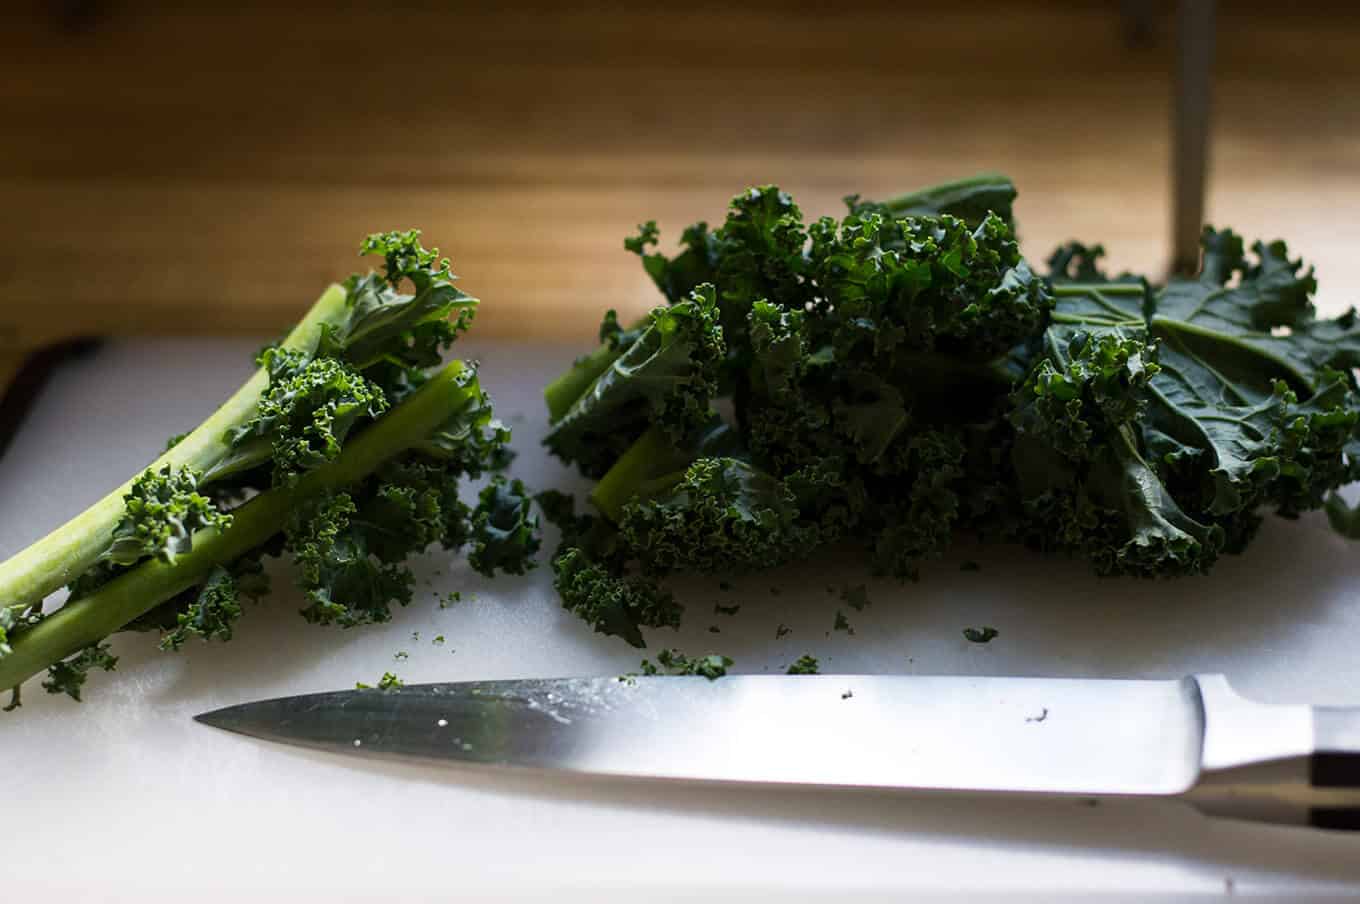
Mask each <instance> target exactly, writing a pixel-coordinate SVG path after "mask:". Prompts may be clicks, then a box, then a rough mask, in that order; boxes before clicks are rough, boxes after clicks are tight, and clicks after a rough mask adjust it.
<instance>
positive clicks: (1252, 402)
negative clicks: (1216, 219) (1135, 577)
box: [1011, 230, 1360, 574]
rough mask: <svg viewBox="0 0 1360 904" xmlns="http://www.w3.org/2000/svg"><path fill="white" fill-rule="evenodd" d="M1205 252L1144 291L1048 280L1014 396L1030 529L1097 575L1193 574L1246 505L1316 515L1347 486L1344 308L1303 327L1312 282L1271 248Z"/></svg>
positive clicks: (1227, 544)
mask: <svg viewBox="0 0 1360 904" xmlns="http://www.w3.org/2000/svg"><path fill="white" fill-rule="evenodd" d="M1204 243H1205V254H1204V265H1203V270H1202V272H1201V273H1200V275H1199V276H1198V277H1196V278H1194V279H1177V280H1173V281H1172V282H1171V283H1169V284H1168V285H1167V286H1166V287H1165V288H1164V289H1162V290H1161V291H1160V292H1158V293H1156V294H1155V295H1149V293H1148V292H1147V290H1146V287H1145V286H1139V285H1133V284H1130V285H1116V284H1111V283H1103V284H1085V285H1083V284H1059V285H1058V286H1057V288H1056V290H1055V291H1056V292H1057V294H1058V306H1057V309H1056V310H1055V311H1054V314H1053V317H1052V321H1053V323H1052V326H1050V328H1049V330H1048V332H1047V334H1046V336H1045V341H1044V350H1045V355H1044V357H1043V359H1042V360H1041V361H1040V362H1039V363H1038V365H1037V366H1036V367H1035V369H1034V370H1033V372H1032V373H1031V375H1030V378H1029V380H1028V381H1027V382H1026V384H1025V386H1024V387H1023V388H1022V389H1021V391H1020V392H1018V393H1017V396H1016V409H1015V411H1014V412H1013V413H1012V416H1011V417H1012V421H1013V422H1014V423H1015V425H1016V430H1017V439H1016V443H1015V447H1014V448H1015V455H1014V466H1015V468H1016V471H1017V473H1018V475H1019V477H1020V486H1021V488H1022V495H1023V496H1024V499H1025V505H1026V507H1027V512H1028V514H1029V517H1030V522H1031V523H1030V528H1029V536H1030V538H1031V539H1032V540H1035V541H1036V542H1039V543H1040V545H1045V546H1048V547H1054V546H1056V547H1059V548H1063V547H1065V548H1074V549H1080V550H1081V551H1082V552H1083V553H1084V554H1086V555H1088V556H1090V557H1091V558H1092V560H1093V561H1094V562H1095V563H1096V567H1097V569H1098V570H1100V571H1101V572H1103V573H1121V572H1132V573H1139V574H1180V573H1199V572H1202V571H1204V570H1205V569H1207V568H1208V566H1209V565H1210V564H1212V562H1213V559H1214V557H1215V556H1216V554H1217V553H1218V552H1219V551H1220V550H1223V551H1229V552H1236V551H1240V550H1241V549H1242V548H1243V547H1244V546H1245V545H1246V543H1247V542H1248V541H1249V540H1250V538H1251V537H1252V535H1253V534H1254V532H1255V530H1256V528H1257V526H1258V525H1259V523H1260V515H1259V514H1258V510H1259V509H1261V508H1272V509H1274V510H1275V511H1277V512H1279V513H1280V514H1283V515H1286V516H1293V515H1296V514H1298V513H1300V512H1302V511H1307V510H1310V509H1315V508H1318V507H1320V506H1322V505H1323V504H1324V502H1325V500H1326V498H1327V495H1328V494H1329V493H1330V492H1331V491H1332V490H1333V489H1334V488H1335V487H1337V486H1340V485H1342V484H1345V483H1347V482H1349V481H1351V480H1354V479H1355V478H1356V477H1357V476H1360V457H1357V456H1356V455H1355V454H1354V453H1355V452H1356V450H1357V448H1360V443H1357V424H1358V423H1360V398H1357V394H1356V391H1355V390H1356V385H1355V377H1354V375H1353V374H1352V373H1350V372H1349V369H1350V368H1352V367H1353V366H1354V365H1355V364H1356V363H1357V362H1360V329H1357V328H1356V326H1355V324H1354V323H1353V320H1354V314H1353V313H1349V312H1348V313H1347V314H1346V315H1343V316H1342V317H1341V318H1338V319H1336V320H1330V321H1322V320H1317V319H1316V317H1315V314H1314V311H1313V307H1312V302H1311V301H1310V299H1309V296H1310V294H1311V292H1312V291H1313V288H1314V283H1313V279H1312V275H1311V272H1301V269H1302V268H1301V265H1300V264H1299V262H1298V261H1292V260H1290V259H1289V257H1288V255H1287V253H1286V249H1285V248H1284V246H1283V244H1281V243H1278V242H1277V243H1273V244H1271V245H1264V244H1262V243H1259V242H1258V243H1257V244H1256V245H1255V246H1254V248H1255V251H1256V254H1257V261H1256V262H1255V263H1248V261H1247V260H1246V258H1245V254H1244V251H1243V243H1242V241H1241V239H1240V238H1238V237H1237V236H1236V235H1234V234H1232V233H1231V232H1215V231H1213V230H1207V231H1206V233H1205V238H1204ZM1072 272H1075V271H1072ZM1230 283H1231V285H1230ZM1140 344H1141V345H1142V346H1143V347H1144V348H1143V349H1142V350H1140V349H1139V346H1140ZM1338 366H1339V367H1344V368H1345V370H1340V369H1336V368H1337V367H1338Z"/></svg>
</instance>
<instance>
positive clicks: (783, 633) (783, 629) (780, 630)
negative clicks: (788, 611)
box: [774, 622, 793, 640]
mask: <svg viewBox="0 0 1360 904" xmlns="http://www.w3.org/2000/svg"><path fill="white" fill-rule="evenodd" d="M792 633H793V629H792V628H790V627H789V626H788V625H786V624H784V623H783V622H780V623H779V627H777V628H775V629H774V639H775V640H780V639H782V638H784V637H788V636H789V635H790V634H792Z"/></svg>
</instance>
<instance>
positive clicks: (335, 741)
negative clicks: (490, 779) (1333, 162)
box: [196, 675, 1360, 829]
mask: <svg viewBox="0 0 1360 904" xmlns="http://www.w3.org/2000/svg"><path fill="white" fill-rule="evenodd" d="M196 718H197V719H198V720H199V721H200V722H203V723H206V724H208V725H212V726H215V727H217V728H222V729H227V730H229V731H233V732H238V733H241V734H245V735H251V736H253V737H257V738H263V739H266V740H270V741H279V742H284V743H288V744H295V745H301V746H305V747H311V748H316V749H320V750H327V751H332V752H336V753H343V754H350V755H358V756H367V757H399V758H415V759H420V760H434V761H440V762H446V763H452V764H462V765H469V766H489V767H520V768H533V769H540V770H559V771H564V772H571V773H585V774H592V775H601V776H619V777H631V778H645V779H667V780H688V781H716V782H742V783H756V784H774V785H804V786H818V787H842V788H877V789H891V790H900V791H909V792H953V793H966V794H1016V795H1061V796H1070V797H1083V798H1089V797H1104V796H1147V797H1163V798H1175V799H1182V800H1185V801H1188V802H1189V803H1191V804H1193V805H1195V806H1197V807H1199V808H1200V809H1201V810H1203V811H1205V812H1207V813H1210V814H1215V815H1222V816H1230V817H1239V818H1249V819H1256V820H1262V821H1267V822H1283V823H1310V824H1313V825H1315V826H1320V827H1325V828H1352V829H1357V828H1360V708H1357V709H1325V708H1314V707H1308V706H1294V705H1279V704H1261V703H1254V702H1251V701H1248V700H1246V699H1244V698H1242V697H1240V696H1238V695H1237V694H1236V693H1235V692H1234V691H1233V690H1232V689H1231V688H1230V687H1229V685H1228V683H1227V681H1226V679H1224V678H1223V677H1222V676H1200V677H1196V678H1184V679H1181V680H1165V681H1162V680H1109V679H1072V678H1001V677H961V676H886V675H815V676H814V675H809V676H768V675H766V676H761V675H743V676H729V677H725V678H722V679H719V680H717V681H709V680H707V679H705V678H698V677H624V678H559V679H528V680H517V681H479V682H463V683H448V684H423V685H412V686H407V687H401V688H395V689H391V690H376V689H364V690H353V691H336V692H330V693H320V694H307V695H303V696H296V697H281V698H277V699H273V700H263V701H258V702H254V703H245V704H241V705H238V706H230V707H226V708H224V709H219V710H215V711H213V712H209V713H204V714H202V715H200V716H197V717H196Z"/></svg>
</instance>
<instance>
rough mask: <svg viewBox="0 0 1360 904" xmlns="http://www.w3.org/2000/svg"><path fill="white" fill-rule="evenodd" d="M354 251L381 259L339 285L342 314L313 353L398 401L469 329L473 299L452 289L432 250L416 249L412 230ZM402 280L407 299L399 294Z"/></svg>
mask: <svg viewBox="0 0 1360 904" xmlns="http://www.w3.org/2000/svg"><path fill="white" fill-rule="evenodd" d="M359 253H360V254H380V255H382V256H383V264H384V272H383V273H381V274H379V273H370V274H368V275H366V276H357V275H356V276H352V277H350V278H349V279H348V280H347V281H346V282H345V291H346V293H347V299H346V302H347V305H348V308H349V316H348V318H347V319H346V320H345V321H344V323H343V324H341V325H339V326H338V327H336V328H334V329H330V330H328V331H327V332H326V334H325V335H324V336H323V338H322V342H321V346H320V347H319V348H318V350H317V354H318V356H321V357H336V358H341V359H343V360H344V361H346V362H348V363H349V364H351V365H352V366H353V367H355V368H357V369H358V370H360V371H362V372H364V373H365V375H366V376H368V377H369V378H370V379H373V380H375V381H376V382H377V383H378V384H379V385H380V386H381V387H382V388H383V389H384V390H385V391H386V392H387V393H388V395H389V396H390V397H391V400H392V401H393V402H396V401H400V399H401V398H403V397H404V396H405V395H407V394H409V392H410V391H411V390H412V389H414V388H415V387H416V386H419V385H420V384H421V383H422V382H423V380H424V377H423V374H424V371H425V369H427V368H430V367H434V366H436V365H437V364H438V363H439V361H440V358H441V355H442V352H443V351H444V350H445V349H447V348H448V347H449V345H450V344H452V342H453V341H454V340H455V339H456V338H457V336H458V335H459V334H460V333H462V332H463V331H464V330H466V329H467V327H468V326H469V325H470V324H471V322H472V317H473V315H474V313H475V312H476V307H477V299H475V298H473V297H472V296H470V295H467V294H465V293H464V292H462V291H461V290H460V289H458V288H457V287H456V286H454V281H455V280H456V279H457V277H456V276H454V275H453V274H452V273H451V272H450V271H449V261H448V259H447V258H440V257H439V250H438V249H433V250H430V251H426V250H425V249H424V248H422V247H421V245H420V230H418V229H412V230H408V231H405V232H383V233H375V234H373V235H370V236H369V237H368V238H367V239H365V240H364V243H363V245H362V246H361V247H360V249H359ZM406 282H409V283H410V284H411V286H412V287H413V288H414V289H415V292H414V294H411V295H405V294H402V293H401V292H400V291H399V289H400V288H401V286H402V284H403V283H406Z"/></svg>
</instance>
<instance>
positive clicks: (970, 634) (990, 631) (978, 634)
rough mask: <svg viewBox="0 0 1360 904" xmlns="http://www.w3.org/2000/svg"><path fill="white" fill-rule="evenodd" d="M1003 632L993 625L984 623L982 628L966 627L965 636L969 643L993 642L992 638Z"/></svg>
mask: <svg viewBox="0 0 1360 904" xmlns="http://www.w3.org/2000/svg"><path fill="white" fill-rule="evenodd" d="M1000 633H1001V632H1000V631H998V630H996V628H993V627H992V626H991V625H983V626H982V627H981V628H964V629H963V636H964V637H965V638H967V639H968V642H969V643H991V642H992V640H993V639H994V638H995V637H996V636H997V635H998V634H1000Z"/></svg>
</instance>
